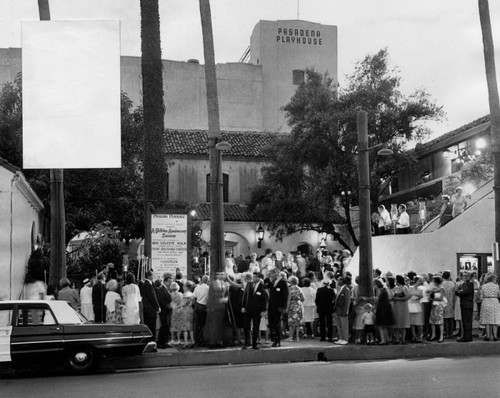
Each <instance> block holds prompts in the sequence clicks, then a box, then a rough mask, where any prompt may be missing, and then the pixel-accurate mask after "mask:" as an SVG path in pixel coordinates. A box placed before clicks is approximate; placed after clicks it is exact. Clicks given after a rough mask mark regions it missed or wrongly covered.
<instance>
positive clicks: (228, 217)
mask: <svg viewBox="0 0 500 398" xmlns="http://www.w3.org/2000/svg"><path fill="white" fill-rule="evenodd" d="M196 210H197V213H198V216H199V217H200V218H201V219H202V220H206V221H209V220H210V218H211V217H210V203H200V204H199V205H198V206H197V207H196ZM224 220H225V221H255V220H254V219H253V218H252V217H251V216H250V211H249V210H248V207H247V206H245V205H238V204H224Z"/></svg>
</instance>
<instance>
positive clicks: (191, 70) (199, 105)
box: [121, 57, 262, 131]
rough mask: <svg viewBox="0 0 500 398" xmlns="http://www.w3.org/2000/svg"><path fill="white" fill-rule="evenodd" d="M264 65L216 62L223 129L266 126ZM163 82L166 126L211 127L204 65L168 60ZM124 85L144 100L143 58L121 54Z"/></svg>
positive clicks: (134, 97)
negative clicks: (263, 110)
mask: <svg viewBox="0 0 500 398" xmlns="http://www.w3.org/2000/svg"><path fill="white" fill-rule="evenodd" d="M261 69H262V68H261V67H260V66H257V65H252V64H240V63H228V64H218V65H217V66H216V71H217V72H216V73H217V90H218V97H219V113H220V124H221V129H222V130H232V131H249V130H252V131H261V130H262V117H261V106H262V76H261ZM163 85H164V97H163V99H164V103H165V127H166V128H172V129H202V130H206V129H208V117H207V100H206V86H205V68H204V66H203V65H200V64H198V63H190V62H181V61H168V60H164V61H163ZM121 88H122V90H123V91H125V92H126V93H127V94H128V96H129V97H130V98H131V99H132V101H134V104H135V105H136V106H137V105H139V104H141V103H142V75H141V58H139V57H122V58H121Z"/></svg>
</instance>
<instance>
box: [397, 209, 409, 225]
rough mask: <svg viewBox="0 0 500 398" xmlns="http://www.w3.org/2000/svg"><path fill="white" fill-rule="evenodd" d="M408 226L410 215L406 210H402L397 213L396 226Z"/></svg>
mask: <svg viewBox="0 0 500 398" xmlns="http://www.w3.org/2000/svg"><path fill="white" fill-rule="evenodd" d="M409 226H410V216H409V215H408V213H407V212H406V211H404V212H403V213H401V214H400V215H399V218H398V225H397V228H408V227H409Z"/></svg>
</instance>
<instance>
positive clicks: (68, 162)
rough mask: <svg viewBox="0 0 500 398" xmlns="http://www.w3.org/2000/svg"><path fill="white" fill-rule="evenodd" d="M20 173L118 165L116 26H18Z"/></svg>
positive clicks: (78, 23)
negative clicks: (21, 158)
mask: <svg viewBox="0 0 500 398" xmlns="http://www.w3.org/2000/svg"><path fill="white" fill-rule="evenodd" d="M22 60H23V65H22V74H23V167H24V168H28V169H29V168H41V169H59V168H61V169H66V168H107V167H121V149H120V25H119V22H118V21H43V22H23V24H22Z"/></svg>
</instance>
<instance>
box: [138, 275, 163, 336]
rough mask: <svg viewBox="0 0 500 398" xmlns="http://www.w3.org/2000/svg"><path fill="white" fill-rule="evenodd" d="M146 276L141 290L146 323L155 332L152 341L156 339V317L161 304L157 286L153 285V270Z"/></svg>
mask: <svg viewBox="0 0 500 398" xmlns="http://www.w3.org/2000/svg"><path fill="white" fill-rule="evenodd" d="M145 276H146V279H145V280H144V284H143V285H142V290H141V295H142V307H143V311H144V323H145V324H146V326H147V327H148V328H149V330H151V333H153V337H152V338H151V341H155V337H156V317H157V316H158V311H159V310H160V305H159V304H158V299H157V298H156V292H155V288H154V287H153V278H154V275H153V271H147V272H146V275H145Z"/></svg>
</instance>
